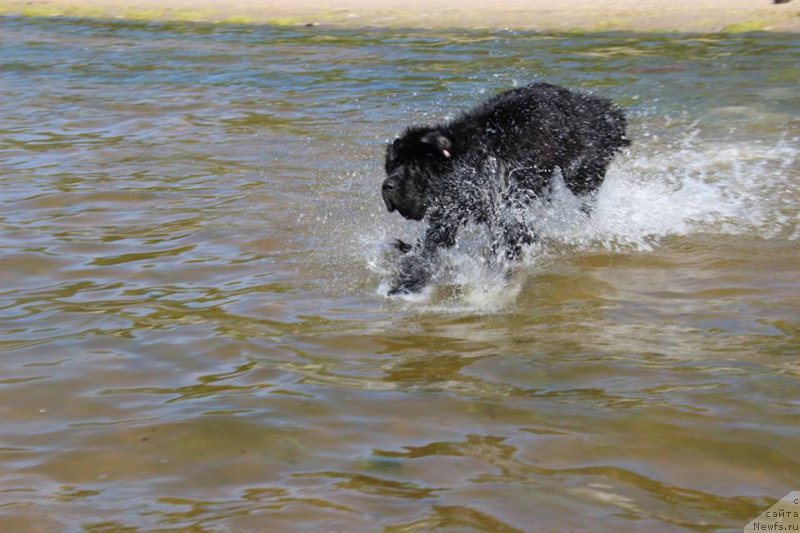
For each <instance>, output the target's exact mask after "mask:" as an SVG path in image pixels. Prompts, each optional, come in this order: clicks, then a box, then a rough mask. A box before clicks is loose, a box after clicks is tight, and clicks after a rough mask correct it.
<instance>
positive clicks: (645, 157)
mask: <svg viewBox="0 0 800 533" xmlns="http://www.w3.org/2000/svg"><path fill="white" fill-rule="evenodd" d="M699 137H700V132H699V131H698V130H690V131H689V133H687V134H685V135H684V136H683V137H681V138H679V139H676V140H675V141H673V142H671V143H670V142H665V141H664V139H660V138H658V136H655V135H645V136H644V139H642V140H641V141H639V142H637V144H636V145H635V146H634V147H633V148H631V149H630V150H629V151H628V152H626V153H625V154H622V155H621V156H620V157H619V158H618V159H617V160H616V162H615V163H614V164H612V166H611V168H610V169H609V173H608V176H607V179H606V181H605V183H604V184H603V186H602V187H601V188H600V190H599V191H598V192H597V193H596V195H595V197H594V198H593V200H592V202H593V204H594V205H593V209H592V211H591V214H586V213H585V212H584V211H583V210H582V209H581V206H582V203H583V202H582V200H580V199H578V198H576V197H575V196H574V195H572V193H570V192H569V190H568V189H567V188H566V186H565V185H564V183H563V181H562V180H561V179H560V177H558V176H557V177H556V180H555V183H554V187H553V194H552V198H550V199H549V200H547V201H536V202H534V203H533V204H532V205H531V206H530V207H529V208H528V209H527V211H526V213H525V217H526V219H527V222H528V224H529V226H530V227H531V228H532V229H533V230H534V233H535V234H536V235H537V242H536V243H535V244H533V245H531V246H529V247H528V248H527V249H526V253H525V256H524V259H523V262H522V265H523V270H524V271H527V272H531V271H535V270H536V269H537V268H539V266H540V265H541V264H542V263H543V262H545V261H548V260H550V259H552V258H553V256H557V255H559V254H563V253H564V252H565V251H577V252H578V253H580V252H592V251H599V250H608V251H614V252H624V251H626V250H629V251H639V252H641V251H645V252H646V251H650V250H653V249H655V248H657V247H658V246H659V245H660V243H661V242H662V240H663V239H664V238H666V237H672V236H686V235H691V234H693V233H700V232H703V233H711V234H721V235H750V236H755V237H761V238H784V239H795V240H797V239H798V238H800V221H799V220H798V217H797V205H798V201H799V199H798V191H797V187H796V186H794V185H792V181H793V180H796V178H797V176H798V150H797V148H796V143H795V141H796V139H792V140H791V141H789V140H786V139H785V138H784V139H782V140H781V141H780V142H778V143H777V144H773V145H771V146H768V145H766V144H764V143H761V142H758V141H719V140H717V141H709V140H702V139H700V138H699ZM396 230H397V228H396V227H390V226H388V225H381V226H380V227H378V228H375V229H374V230H373V231H372V232H368V233H367V234H365V235H364V236H363V237H362V239H361V241H362V244H363V247H362V248H361V250H362V252H364V253H365V256H364V257H365V259H366V260H367V266H368V268H369V269H370V270H371V271H373V272H375V273H377V274H378V275H379V276H380V277H381V278H382V279H383V280H384V283H382V285H381V288H380V289H379V290H381V291H382V292H381V293H382V294H385V290H384V289H385V288H386V286H387V285H386V281H385V280H386V279H387V278H388V277H389V276H391V273H392V271H393V270H392V269H393V260H394V257H392V255H391V254H387V253H386V248H385V243H386V242H387V241H389V240H391V238H394V237H398V236H399V237H401V238H405V239H408V240H409V242H413V240H414V239H415V238H417V237H418V235H419V232H420V231H421V230H422V229H421V228H420V227H419V226H417V227H416V228H413V229H411V231H410V235H411V237H408V235H402V236H401V235H396V234H392V231H396ZM490 241H491V238H490V236H488V234H487V233H486V231H484V230H482V229H481V228H478V227H473V226H468V227H467V228H464V229H463V230H462V231H461V232H460V234H459V240H458V244H457V246H455V247H454V248H453V249H451V250H447V251H444V252H443V253H442V254H441V261H440V263H441V264H440V267H439V269H438V273H437V275H436V278H435V280H434V281H435V283H436V284H437V285H440V286H444V287H446V288H445V289H440V290H438V291H428V292H427V293H426V294H424V295H422V296H415V297H412V298H409V301H410V302H412V303H414V304H418V303H419V302H420V301H422V302H429V305H428V306H427V308H428V309H431V310H437V309H438V310H447V311H453V310H456V311H461V310H464V309H465V308H467V309H470V310H475V309H479V310H484V311H492V310H495V309H497V308H502V307H505V306H507V305H508V304H509V302H513V300H514V298H515V297H516V295H517V294H518V292H519V290H520V288H521V285H522V282H521V281H520V279H519V277H518V276H517V277H515V276H514V275H512V274H510V273H509V269H508V267H509V265H507V264H504V263H503V261H496V260H493V259H494V258H491V257H488V256H487V253H488V249H489V246H488V245H489V243H490ZM517 266H519V265H517ZM517 270H519V269H518V268H517Z"/></svg>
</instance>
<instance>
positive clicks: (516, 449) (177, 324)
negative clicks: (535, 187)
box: [0, 18, 800, 532]
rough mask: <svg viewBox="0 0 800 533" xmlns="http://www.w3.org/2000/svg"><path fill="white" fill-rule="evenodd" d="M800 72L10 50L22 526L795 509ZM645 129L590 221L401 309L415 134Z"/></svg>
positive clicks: (69, 37) (373, 56)
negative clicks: (539, 87) (552, 95)
mask: <svg viewBox="0 0 800 533" xmlns="http://www.w3.org/2000/svg"><path fill="white" fill-rule="evenodd" d="M799 52H800V43H799V42H798V39H797V37H796V36H794V35H778V34H763V35H740V36H727V35H725V36H723V35H693V36H675V35H671V36H659V35H626V34H606V35H537V34H516V33H508V32H498V33H470V32H453V33H446V32H444V33H443V32H436V33H428V32H417V31H377V30H365V31H339V30H331V29H325V28H309V29H298V30H295V29H279V28H268V27H253V26H204V25H189V24H185V25H184V24H180V25H170V24H156V23H141V24H137V23H123V22H119V23H117V22H90V21H77V20H72V21H63V20H36V19H15V18H5V19H0V88H2V95H3V96H2V98H0V116H1V117H2V122H0V247H2V255H1V256H0V283H1V285H0V350H2V353H0V416H2V426H0V523H2V524H3V526H2V528H1V529H2V530H3V531H15V532H16V531H54V530H65V531H90V532H100V531H103V532H112V531H113V532H117V531H119V532H123V531H124V532H127V531H134V530H158V531H197V532H200V531H283V530H308V531H363V530H381V529H386V530H389V531H424V530H430V529H436V528H440V529H443V530H451V531H467V530H469V531H517V530H520V531H532V530H576V529H577V528H580V527H586V528H588V529H589V530H598V529H615V530H622V531H627V530H647V531H669V530H684V529H695V530H702V531H706V530H715V529H739V528H741V527H743V526H744V525H745V524H746V523H747V522H748V521H750V520H751V519H752V518H754V517H755V515H756V514H758V513H759V512H760V511H761V510H763V509H765V508H766V507H768V506H769V505H771V504H772V503H773V502H774V501H775V500H777V499H778V498H780V497H782V496H784V495H785V494H786V493H788V492H789V491H790V490H797V489H800V429H799V428H800V425H799V424H798V420H800V417H799V416H798V415H800V390H799V389H798V386H797V384H798V377H800V361H798V352H800V323H799V321H798V309H800V277H799V276H798V271H800V253H798V252H799V251H800V249H799V248H798V247H799V246H800V219H799V218H798V206H800V187H798V182H799V180H798V178H800V161H798V136H800V128H798V126H800V118H798V117H799V116H800V115H799V114H798V113H800V96H798V92H797V84H798V79H800V68H799V67H798V64H797V57H798V55H799V54H798V53H799ZM534 80H548V81H551V82H555V83H561V84H565V85H568V86H571V87H576V88H582V89H584V90H590V91H595V92H597V93H600V94H602V95H605V96H608V97H611V98H613V99H614V100H615V101H617V102H618V103H620V104H621V105H623V106H624V107H625V108H627V109H628V111H629V115H630V123H631V128H630V129H631V137H632V138H633V139H634V145H633V146H632V147H631V148H630V149H629V150H628V151H626V152H625V153H624V154H622V155H621V156H620V157H619V158H618V159H617V161H616V163H615V164H614V165H613V167H612V169H611V171H610V174H609V179H608V181H607V183H606V184H605V185H604V187H603V189H602V190H601V193H600V197H599V199H598V207H597V210H596V211H595V213H594V214H593V215H592V217H591V218H587V217H586V216H585V215H582V214H581V212H580V210H578V209H577V208H576V207H575V206H574V199H573V198H571V197H570V196H569V195H568V194H566V193H564V192H558V193H557V196H556V199H555V200H554V202H553V204H551V205H540V206H534V207H533V208H532V209H533V215H534V217H535V219H536V221H537V222H536V224H537V226H538V227H539V232H540V235H542V239H541V240H540V241H539V243H538V244H537V245H536V246H535V248H534V249H531V250H529V251H528V254H527V258H526V260H525V262H524V264H522V265H520V266H519V267H518V268H516V269H515V270H514V272H513V274H512V276H511V278H510V279H507V278H506V277H505V276H503V275H499V274H498V273H496V272H493V271H492V270H491V269H490V268H487V267H486V266H485V265H484V264H483V263H482V262H481V261H480V257H481V256H480V253H478V252H476V249H479V248H480V246H479V244H480V235H479V233H480V232H479V231H477V230H475V231H473V232H472V233H473V235H472V236H470V233H469V232H467V233H466V234H465V238H464V239H463V242H462V245H461V246H460V247H459V249H457V250H454V251H452V252H450V253H448V254H446V257H444V258H443V264H442V268H441V271H440V274H439V277H438V284H437V288H436V290H435V291H434V292H433V294H431V295H429V296H428V297H427V298H424V299H422V300H420V301H412V302H409V301H402V300H395V299H387V298H385V297H384V296H382V294H381V292H380V290H379V288H380V287H381V285H382V284H385V283H386V280H387V279H388V272H389V270H390V267H391V264H392V254H391V252H390V251H388V249H387V247H386V246H385V243H386V242H388V241H389V240H390V239H391V238H394V237H403V238H408V239H413V238H414V235H416V234H417V233H418V231H419V229H418V228H417V226H416V225H415V224H413V223H408V222H403V221H401V220H400V219H399V217H398V216H397V214H396V213H394V214H389V213H387V212H385V209H384V208H383V204H382V202H381V200H380V197H379V194H378V186H379V183H380V181H381V180H382V154H383V146H384V143H385V141H386V140H387V139H390V138H391V137H392V136H393V135H395V134H396V133H397V132H399V131H400V130H401V129H402V127H404V126H405V125H407V124H409V123H413V122H424V121H431V120H436V119H440V118H442V117H445V116H447V115H448V114H452V113H453V112H454V111H455V110H457V109H460V108H463V107H466V106H469V105H472V104H474V103H475V102H477V101H479V100H481V99H483V98H486V97H487V96H488V95H490V94H493V93H494V92H495V91H498V90H501V89H504V88H508V87H510V86H514V85H517V84H523V83H528V82H530V81H534Z"/></svg>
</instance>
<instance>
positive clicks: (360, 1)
mask: <svg viewBox="0 0 800 533" xmlns="http://www.w3.org/2000/svg"><path fill="white" fill-rule="evenodd" d="M0 14H2V15H22V16H44V17H48V16H72V17H96V18H119V19H133V20H180V21H198V22H228V23H245V24H246V23H255V24H276V25H284V26H293V25H298V26H305V25H330V26H342V27H410V28H476V29H478V28H484V29H505V28H508V29H516V30H537V31H647V32H660V31H664V32H747V31H784V32H797V31H800V0H795V1H792V2H789V3H786V4H779V5H776V4H773V3H772V1H771V0H672V1H670V2H660V1H654V0H649V1H647V0H641V1H636V0H573V1H570V2H567V1H564V0H561V1H557V0H494V1H493V2H487V1H485V0H484V1H478V0H440V1H439V2H435V3H432V2H429V1H425V0H406V1H404V2H402V3H393V2H389V1H388V0H336V1H331V0H293V1H287V0H173V1H170V2H164V1H163V0H137V1H134V2H128V1H122V0H0Z"/></svg>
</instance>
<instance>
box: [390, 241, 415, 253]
mask: <svg viewBox="0 0 800 533" xmlns="http://www.w3.org/2000/svg"><path fill="white" fill-rule="evenodd" d="M392 247H394V248H396V249H397V250H400V252H402V253H404V254H406V253H408V252H410V251H411V248H412V246H411V245H410V244H408V243H407V242H405V241H401V240H400V239H395V240H394V241H392Z"/></svg>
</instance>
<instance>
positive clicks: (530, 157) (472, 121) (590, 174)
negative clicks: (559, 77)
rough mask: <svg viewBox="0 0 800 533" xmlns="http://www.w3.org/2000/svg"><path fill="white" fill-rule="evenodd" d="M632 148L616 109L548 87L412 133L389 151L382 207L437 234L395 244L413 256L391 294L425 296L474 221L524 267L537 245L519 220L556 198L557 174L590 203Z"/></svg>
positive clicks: (516, 92) (513, 93) (509, 95)
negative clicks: (530, 247) (541, 201)
mask: <svg viewBox="0 0 800 533" xmlns="http://www.w3.org/2000/svg"><path fill="white" fill-rule="evenodd" d="M628 144H630V141H628V139H627V137H626V135H625V116H624V115H623V113H622V111H621V110H620V109H619V108H617V107H616V106H614V105H613V104H612V103H611V102H610V101H608V100H606V99H604V98H598V97H596V96H590V95H586V94H581V93H577V92H573V91H570V90H568V89H565V88H563V87H558V86H555V85H549V84H546V83H535V84H532V85H528V86H526V87H522V88H519V89H513V90H510V91H506V92H504V93H501V94H499V95H497V96H495V97H494V98H491V99H490V100H489V101H487V102H485V103H484V104H482V105H479V106H478V107H476V108H474V109H472V110H470V111H467V112H465V113H463V114H462V115H461V116H460V117H458V118H456V119H455V120H452V121H450V122H447V123H443V124H439V125H436V126H415V127H410V128H408V129H407V130H406V131H405V132H404V133H403V134H402V136H400V138H398V139H396V140H395V141H394V142H393V143H391V144H390V145H389V146H388V147H387V150H386V174H387V175H388V178H387V179H386V180H385V181H384V182H383V189H382V194H383V200H384V202H385V203H386V207H387V209H389V211H390V212H391V211H394V210H397V211H398V212H399V213H400V214H401V215H402V216H404V217H405V218H408V219H412V220H422V219H426V220H427V221H428V224H429V226H428V229H427V231H426V233H425V235H424V237H423V238H422V239H420V241H419V242H418V243H416V244H415V245H414V246H411V245H409V244H406V243H404V242H402V241H397V242H396V244H395V245H396V246H397V248H399V249H400V250H401V251H403V252H407V254H406V255H404V256H403V257H402V258H401V260H400V264H399V268H398V274H397V277H396V279H395V280H394V282H393V284H392V287H391V290H390V291H389V294H399V293H411V292H417V291H419V290H420V289H422V288H423V287H424V286H425V284H426V283H427V282H428V281H429V280H430V278H431V273H432V262H433V259H434V257H435V255H436V252H437V251H438V250H439V249H440V248H442V247H449V246H452V245H453V244H454V243H455V239H456V233H457V231H458V229H459V227H461V226H463V225H464V224H466V223H467V222H470V221H473V222H477V223H485V224H488V225H489V228H490V230H491V233H492V235H493V238H494V244H493V247H494V248H495V251H499V252H502V254H504V255H505V256H506V257H508V258H515V257H517V256H518V255H519V253H520V250H521V247H522V246H523V245H524V244H527V243H530V242H532V238H533V236H532V234H531V232H530V230H529V229H528V228H527V226H526V225H525V223H524V221H523V220H522V218H521V217H519V216H515V215H514V213H518V212H519V209H520V208H524V207H525V206H526V205H527V204H528V203H529V202H530V200H531V199H532V198H533V197H535V196H539V195H542V194H544V193H546V192H547V191H548V190H549V186H550V183H551V180H552V178H553V173H554V172H555V169H556V168H559V169H560V171H561V174H562V176H563V178H564V182H565V184H566V185H567V187H568V188H569V189H570V190H571V191H572V192H573V193H574V194H576V195H586V194H588V193H591V192H592V191H594V190H596V189H597V188H598V187H599V186H600V185H601V184H602V182H603V179H604V177H605V173H606V169H607V168H608V165H609V163H610V162H611V159H612V157H613V156H614V154H615V153H617V152H618V151H619V150H620V149H621V148H622V147H624V146H627V145H628Z"/></svg>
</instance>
